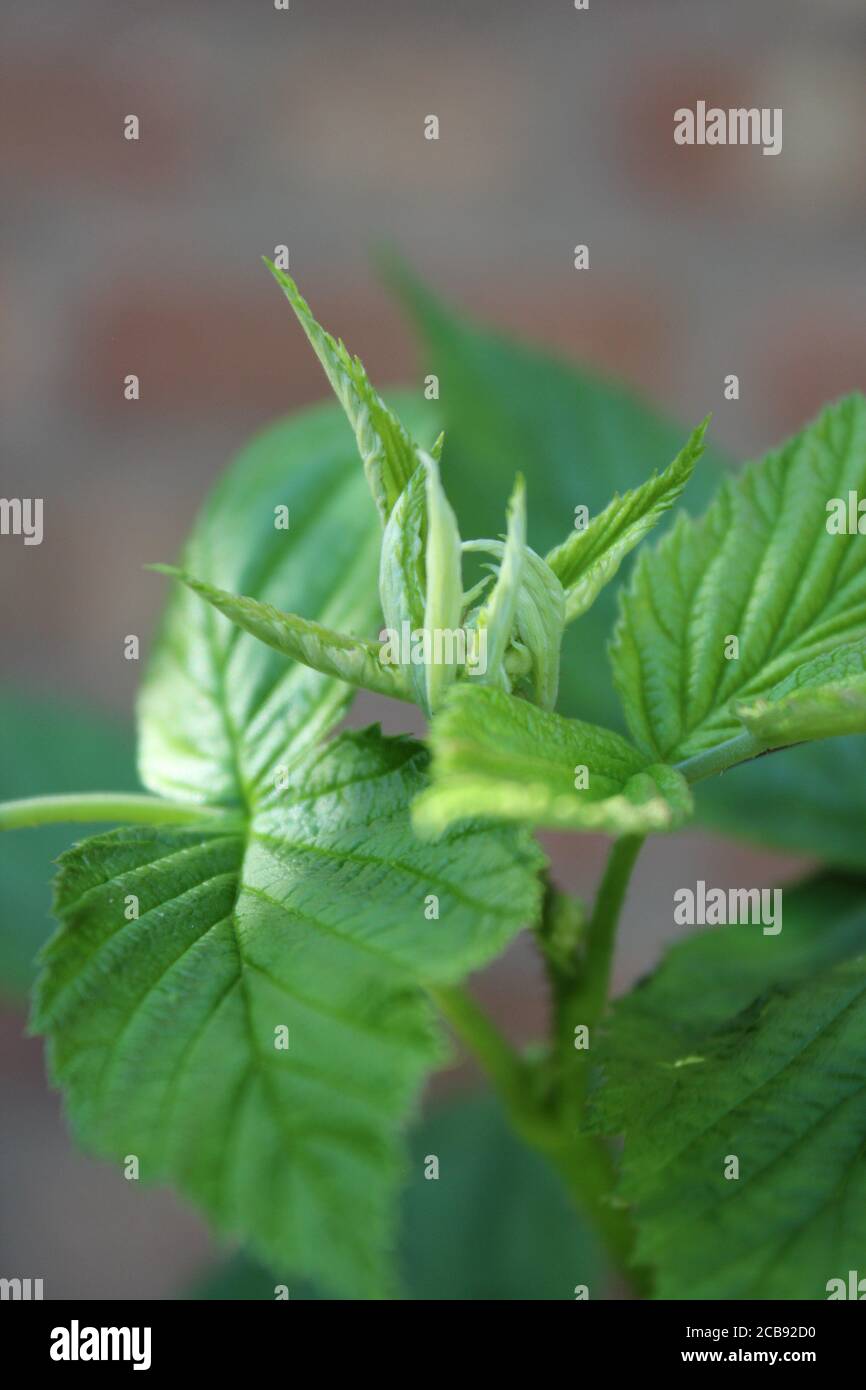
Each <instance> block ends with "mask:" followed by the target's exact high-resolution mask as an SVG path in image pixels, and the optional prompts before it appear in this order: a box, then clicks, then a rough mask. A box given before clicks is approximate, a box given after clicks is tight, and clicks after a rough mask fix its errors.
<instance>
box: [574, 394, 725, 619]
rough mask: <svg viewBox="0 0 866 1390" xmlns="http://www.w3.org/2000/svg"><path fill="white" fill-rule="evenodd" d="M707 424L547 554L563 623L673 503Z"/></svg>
mask: <svg viewBox="0 0 866 1390" xmlns="http://www.w3.org/2000/svg"><path fill="white" fill-rule="evenodd" d="M708 424H709V416H708V417H707V419H706V420H704V422H703V424H702V425H699V426H698V428H697V429H696V430H695V431H694V432H693V433H692V435H691V436H690V438H689V440H688V442H687V443H686V445H685V447H684V448H683V449H681V450H680V452H679V453H678V454H677V456H676V458H675V459H674V461H673V463H672V464H670V465H669V466H668V467H667V468H666V469H665V470H664V472H663V473H661V474H659V473H654V474H653V476H652V477H651V478H649V479H648V480H647V481H646V482H645V483H642V484H641V485H640V487H637V488H634V489H633V490H632V491H630V492H627V493H626V494H625V496H623V497H619V496H616V497H614V499H613V501H612V502H610V503H608V505H607V506H606V507H605V509H604V511H603V512H601V513H600V514H599V515H598V516H594V517H593V518H592V520H591V521H590V523H589V525H588V526H587V527H586V528H585V530H582V531H573V532H572V534H571V535H570V536H569V537H568V539H567V540H565V541H563V542H562V544H561V545H558V546H557V547H556V549H555V550H552V551H551V552H550V554H549V555H548V556H547V563H548V564H549V565H550V567H551V569H552V570H553V572H554V574H556V576H557V577H558V579H559V581H560V583H561V584H562V587H563V589H564V590H565V620H566V622H567V623H571V622H573V621H574V619H575V618H579V617H580V616H581V615H582V614H583V613H585V612H586V610H587V609H588V608H590V607H591V606H592V604H593V603H594V602H595V600H596V598H597V597H598V595H599V593H600V592H601V590H602V589H603V588H604V586H605V585H606V584H609V583H610V581H611V580H612V579H613V578H614V576H615V575H616V574H617V572H618V571H619V567H620V565H621V564H622V562H623V560H624V559H625V557H626V555H628V553H629V552H630V551H631V550H634V548H635V546H636V545H639V544H640V542H641V541H642V540H643V538H644V536H645V535H646V534H647V532H648V531H651V530H652V528H653V527H654V526H655V525H656V524H657V523H658V521H659V520H660V519H661V517H662V516H663V515H664V513H665V512H666V511H668V509H669V508H670V507H672V506H673V504H674V502H676V500H677V498H678V497H679V496H680V494H681V493H682V491H683V488H684V487H685V485H686V483H687V482H688V480H689V478H690V477H691V475H692V470H693V469H694V466H695V464H696V463H697V461H698V459H699V458H700V456H701V454H702V453H703V451H704V444H703V440H704V435H705V433H706V429H707V425H708Z"/></svg>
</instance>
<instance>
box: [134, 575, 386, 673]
mask: <svg viewBox="0 0 866 1390" xmlns="http://www.w3.org/2000/svg"><path fill="white" fill-rule="evenodd" d="M150 568H151V569H154V570H158V571H159V572H160V573H162V574H168V575H171V576H173V577H174V578H176V579H179V580H180V581H181V583H183V584H186V585H187V587H188V588H190V589H192V591H193V593H195V594H198V595H199V597H200V598H203V599H204V600H205V601H206V602H207V603H212V604H213V606H214V608H216V609H217V610H218V612H220V613H224V614H225V616H226V617H227V618H229V619H230V621H231V622H233V623H236V624H237V626H238V627H241V628H243V630H244V631H245V632H248V633H250V634H251V636H253V637H257V638H258V640H259V641H260V642H266V643H267V645H268V646H269V647H273V648H274V650H275V651H278V652H281V653H282V654H283V656H288V657H290V658H291V659H292V660H293V661H300V662H302V663H303V665H305V666H309V667H311V668H312V670H314V671H319V672H321V674H322V675H325V676H333V677H335V678H336V679H337V680H341V681H348V683H349V684H350V685H355V686H361V687H363V688H364V689H366V690H373V691H376V692H377V693H378V694H380V695H390V696H391V697H392V698H393V699H396V700H411V699H412V693H411V691H410V688H409V685H408V682H407V681H406V680H405V678H404V676H403V673H402V671H401V669H400V668H399V667H397V666H389V665H383V664H382V662H381V661H380V660H379V652H380V643H378V642H365V641H362V640H360V639H358V638H353V637H346V636H344V635H343V634H342V633H340V632H332V631H331V630H330V629H329V628H326V627H322V626H321V624H320V623H313V622H309V621H308V620H307V619H306V618H299V617H298V616H297V614H295V613H281V612H280V610H279V609H278V608H274V606H273V604H271V603H259V602H257V600H256V599H252V598H244V597H242V596H238V595H236V594H228V593H226V591H225V590H224V589H217V588H216V587H215V586H214V585H213V584H204V583H202V581H201V580H199V579H196V578H195V577H194V576H193V575H191V574H186V573H185V572H184V571H183V570H180V569H176V568H175V567H174V566H172V565H151V566H150Z"/></svg>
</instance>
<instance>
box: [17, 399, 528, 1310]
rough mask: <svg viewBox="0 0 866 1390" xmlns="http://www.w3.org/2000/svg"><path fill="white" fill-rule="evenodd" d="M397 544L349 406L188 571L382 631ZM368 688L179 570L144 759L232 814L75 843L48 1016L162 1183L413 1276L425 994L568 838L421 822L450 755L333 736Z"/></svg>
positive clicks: (53, 948) (386, 1281)
mask: <svg viewBox="0 0 866 1390" xmlns="http://www.w3.org/2000/svg"><path fill="white" fill-rule="evenodd" d="M359 488H360V489H361V491H360V492H359V491H358V489H359ZM285 507H288V508H289V516H290V529H289V530H288V531H285V530H282V529H280V530H278V529H276V527H275V525H274V520H275V512H276V510H278V509H281V508H285ZM378 540H379V537H378V535H377V526H376V521H375V516H374V515H373V513H372V509H370V508H369V506H367V504H366V499H365V496H364V482H363V479H362V478H361V477H360V475H359V473H358V472H357V469H356V468H355V465H354V446H352V445H351V444H350V441H349V440H348V438H347V431H346V427H345V422H344V421H343V420H342V417H341V416H340V415H339V413H338V412H337V411H336V410H335V409H333V408H328V409H327V410H317V411H311V412H308V413H306V414H305V415H303V416H300V417H298V418H296V419H295V420H294V421H292V422H291V424H288V425H286V424H280V425H278V426H276V427H275V428H274V429H272V430H270V431H268V432H267V433H266V434H265V435H263V436H261V437H260V438H259V439H258V440H257V441H254V443H253V445H252V446H250V448H249V449H248V450H246V451H244V453H243V454H242V455H241V457H240V459H239V460H238V462H237V463H236V465H235V467H234V468H233V469H232V470H231V471H230V473H229V474H228V475H227V477H226V478H225V479H224V480H223V482H222V483H221V484H220V486H219V487H218V488H217V490H216V491H215V493H214V494H213V496H212V497H211V499H210V502H209V503H208V505H207V506H206V508H205V510H204V512H203V514H202V516H201V518H200V520H199V521H198V522H197V524H196V527H195V529H194V531H193V534H192V537H191V539H190V542H189V545H188V547H187V551H186V568H188V569H189V570H190V571H192V572H194V573H195V574H196V576H197V577H198V579H199V581H200V582H201V584H203V585H205V586H210V587H212V588H215V589H222V590H223V591H228V592H232V591H234V592H244V593H247V594H249V595H250V596H251V597H252V599H253V600H255V601H256V602H263V603H270V604H273V605H274V606H276V607H279V608H282V609H288V610H289V611H292V610H294V611H300V612H303V613H304V614H305V615H308V619H307V620H308V622H309V623H311V624H320V626H321V627H322V628H326V629H329V630H331V631H341V632H349V633H352V632H358V633H359V635H363V634H364V632H365V631H367V630H369V629H370V628H371V627H372V628H374V627H375V626H376V625H377V618H376V612H377V607H378V605H377V595H376V552H377V549H378ZM307 635H308V636H309V631H308V632H307ZM352 650H354V649H352ZM350 694H351V692H350V690H349V689H348V688H347V687H346V686H345V684H344V683H343V682H342V681H341V680H336V679H333V678H331V677H329V676H326V675H323V674H320V673H317V672H312V671H310V670H308V669H307V668H304V667H300V666H298V665H296V664H295V663H293V662H292V661H290V660H287V659H286V656H285V655H283V654H282V653H278V652H276V651H274V650H273V649H272V648H270V647H268V646H266V645H265V644H264V643H262V642H260V641H258V640H257V639H255V638H254V637H253V636H251V635H250V634H248V633H247V632H244V631H243V630H241V629H239V628H238V627H236V626H235V625H233V624H232V623H231V622H229V620H228V619H227V618H226V617H225V616H224V615H223V614H221V613H218V612H216V611H215V610H214V609H213V608H212V607H211V606H210V605H207V604H204V603H202V602H201V600H200V598H199V597H198V595H197V594H194V593H192V592H191V591H190V590H189V589H187V588H181V587H180V586H178V587H177V588H176V589H175V590H174V591H173V593H172V596H171V599H170V603H169V609H168V613H167V617H166V620H165V622H164V624H163V628H162V631H161V633H160V636H159V638H158V640H157V644H156V649H155V651H154V653H153V657H152V662H151V667H150V670H149V672H148V676H147V679H146V682H145V689H144V695H143V699H142V703H141V750H140V763H141V768H142V774H143V777H144V779H145V781H146V782H147V783H148V785H150V786H151V787H152V788H154V789H155V790H157V791H159V792H163V793H167V794H168V795H169V796H172V797H176V796H178V795H179V796H180V798H181V799H183V800H184V801H186V802H188V801H196V800H199V801H200V802H201V803H202V804H203V806H204V805H207V807H208V809H209V812H210V814H209V816H208V818H207V820H206V821H205V820H203V821H202V823H201V825H194V826H190V827H188V828H180V829H177V830H170V829H168V828H167V827H163V828H161V829H154V828H138V829H130V828H126V829H122V830H118V831H115V832H113V833H112V834H109V835H105V836H100V837H98V838H96V839H93V840H90V841H86V842H85V843H84V844H82V845H80V846H78V847H76V848H75V849H73V850H72V851H71V852H70V853H69V854H68V855H67V856H65V857H64V860H63V864H62V868H61V875H60V880H59V885H58V891H57V911H58V913H59V915H60V917H61V920H62V926H61V929H60V932H59V933H58V935H57V936H56V937H55V938H54V940H53V942H52V943H51V944H50V946H49V947H48V950H47V953H46V957H45V961H44V967H43V973H42V976H41V982H40V986H39V992H38V1006H37V1015H36V1022H37V1026H38V1027H40V1028H42V1029H45V1030H47V1031H48V1033H49V1038H50V1051H51V1057H52V1069H53V1075H54V1076H55V1078H56V1079H57V1080H58V1081H59V1082H60V1083H61V1084H62V1085H63V1086H64V1088H65V1090H66V1093H67V1101H68V1108H69V1113H70V1116H71V1118H72V1121H73V1124H74V1126H75V1129H76V1132H77V1133H78V1135H79V1136H80V1138H81V1140H82V1142H83V1143H85V1144H86V1145H87V1147H89V1148H91V1149H93V1150H94V1151H96V1152H98V1153H101V1154H104V1155H106V1156H107V1157H109V1158H112V1159H113V1160H114V1161H115V1162H117V1161H120V1160H122V1159H123V1158H124V1156H125V1155H127V1154H135V1155H137V1156H138V1158H139V1162H140V1165H141V1176H142V1178H143V1179H144V1180H146V1181H147V1180H149V1181H172V1182H174V1183H175V1184H176V1185H177V1186H178V1187H179V1188H180V1189H181V1190H182V1191H184V1192H186V1193H188V1194H189V1195H190V1196H192V1197H193V1198H194V1199H195V1200H196V1201H197V1202H199V1203H200V1204H201V1205H202V1206H203V1207H204V1209H205V1211H206V1212H207V1213H209V1215H210V1216H211V1218H212V1219H213V1221H214V1222H215V1223H216V1224H217V1225H218V1226H219V1227H220V1228H221V1229H225V1230H227V1231H233V1232H237V1233H239V1234H241V1235H242V1236H243V1237H244V1238H245V1239H246V1240H247V1241H248V1242H249V1243H250V1244H252V1245H253V1246H254V1247H255V1248H256V1249H257V1250H258V1251H259V1252H260V1254H262V1255H263V1256H264V1257H265V1258H266V1259H268V1260H269V1261H270V1262H271V1263H272V1264H273V1265H274V1267H275V1268H277V1269H279V1270H286V1271H287V1272H289V1271H294V1272H295V1273H299V1274H306V1275H308V1276H311V1277H315V1278H317V1279H319V1280H320V1281H321V1282H322V1283H323V1284H326V1285H327V1286H328V1287H329V1288H332V1289H337V1290H339V1291H341V1292H344V1293H347V1294H348V1295H349V1296H353V1297H366V1296H371V1295H377V1294H382V1293H385V1292H387V1291H388V1290H389V1289H390V1288H391V1282H390V1274H389V1252H390V1249H391V1244H392V1241H391V1228H390V1215H389V1213H390V1212H391V1210H392V1208H393V1205H394V1195H395V1190H396V1186H397V1184H398V1181H399V1178H400V1176H401V1172H402V1146H401V1142H400V1136H401V1130H402V1126H403V1123H404V1120H405V1116H406V1112H407V1110H408V1109H410V1107H411V1103H412V1098H413V1096H414V1094H415V1092H416V1090H417V1087H418V1084H419V1082H420V1079H421V1077H422V1076H423V1074H424V1073H425V1072H426V1070H427V1069H428V1068H429V1067H430V1066H431V1064H433V1063H434V1062H435V1060H436V1059H437V1057H438V1055H439V1051H438V1046H437V1043H436V1040H435V1037H434V1035H433V1033H432V1031H431V1024H430V1016H429V1009H428V1004H427V1001H426V996H425V993H424V989H425V987H426V986H427V985H431V984H439V983H447V982H449V981H453V980H455V979H457V978H459V977H460V976H461V975H463V974H465V973H466V972H468V971H471V970H473V969H474V968H476V966H479V965H480V964H482V963H483V962H485V961H486V960H487V959H489V958H490V956H492V955H494V954H496V953H497V952H498V951H499V950H500V949H501V948H502V946H503V945H504V944H505V942H506V941H507V940H508V939H509V938H510V937H511V936H512V935H513V934H514V932H515V931H517V930H518V929H519V927H520V926H521V925H523V924H524V923H525V922H528V921H529V920H531V918H532V917H533V915H534V912H535V908H536V906H537V901H538V896H539V884H538V870H539V868H540V866H541V863H542V858H541V855H540V853H539V851H538V850H537V849H536V847H535V846H534V845H533V844H532V843H531V841H530V840H529V839H528V837H526V835H525V834H524V833H523V832H513V831H512V832H509V833H508V834H503V833H502V832H501V831H499V832H493V831H491V830H490V829H485V828H483V827H479V826H466V827H464V828H463V829H462V830H461V832H460V833H457V834H455V835H453V836H452V837H450V838H449V840H448V841H447V842H446V843H445V844H443V845H441V846H440V845H437V846H430V845H423V844H421V843H419V842H418V841H417V840H416V839H415V837H414V836H413V834H412V830H411V824H410V817H409V806H410V802H411V801H412V800H413V799H414V797H415V796H416V795H417V793H418V792H419V790H420V789H421V788H422V786H423V785H425V782H426V771H425V769H426V754H424V753H423V752H422V751H421V750H419V748H418V747H417V746H416V745H414V744H413V743H411V741H408V740H386V739H383V738H382V737H381V736H380V735H379V734H378V733H376V732H375V731H369V732H367V733H365V734H360V735H352V736H348V735H347V736H344V737H343V738H341V739H338V740H337V741H336V742H335V743H333V744H329V745H325V746H323V744H322V739H323V736H324V735H325V734H326V733H327V732H328V731H329V730H330V729H331V727H332V726H333V724H334V722H335V721H336V720H337V719H338V718H339V717H340V715H341V713H342V711H343V710H344V708H345V706H346V703H347V701H348V699H349V698H350ZM220 805H222V806H224V807H225V808H226V809H227V812H228V814H227V815H226V816H225V817H224V818H221V817H220V816H219V815H218V814H215V811H214V807H215V806H216V807H219V806H220ZM434 900H435V901H436V903H437V912H436V913H430V912H428V911H427V909H428V908H429V906H430V904H431V903H433V902H434ZM136 914H137V915H136ZM283 1026H285V1027H286V1028H288V1030H289V1033H288V1038H289V1048H288V1050H287V1051H283V1050H281V1049H279V1048H276V1047H275V1046H274V1043H275V1037H276V1034H275V1031H274V1030H275V1029H277V1028H280V1027H283Z"/></svg>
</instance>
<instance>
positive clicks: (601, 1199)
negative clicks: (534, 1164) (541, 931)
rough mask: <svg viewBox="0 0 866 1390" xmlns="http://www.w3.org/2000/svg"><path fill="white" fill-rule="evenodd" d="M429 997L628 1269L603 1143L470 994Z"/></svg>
mask: <svg viewBox="0 0 866 1390" xmlns="http://www.w3.org/2000/svg"><path fill="white" fill-rule="evenodd" d="M635 852H636V851H635ZM430 995H431V997H432V998H433V1000H434V1002H435V1003H436V1004H437V1006H438V1007H439V1009H440V1011H441V1012H442V1014H443V1015H444V1016H445V1018H446V1019H447V1020H448V1022H449V1023H450V1024H451V1026H452V1028H453V1029H454V1031H455V1033H456V1034H457V1035H458V1037H459V1038H461V1040H462V1041H463V1042H464V1043H465V1045H466V1046H467V1047H468V1048H469V1050H470V1051H471V1052H472V1053H473V1054H474V1056H475V1057H476V1058H477V1060H478V1061H479V1062H480V1064H481V1065H482V1067H483V1068H484V1070H485V1072H486V1073H487V1075H488V1077H489V1078H490V1080H491V1082H492V1083H493V1087H494V1090H495V1091H496V1093H497V1095H498V1096H499V1098H500V1100H501V1101H502V1103H503V1105H504V1106H505V1109H506V1112H507V1114H508V1117H509V1119H510V1121H511V1123H512V1125H513V1126H514V1129H515V1130H516V1132H517V1133H518V1134H520V1135H521V1136H522V1138H523V1139H524V1140H525V1141H526V1142H527V1143H528V1144H529V1145H531V1147H533V1148H534V1149H536V1150H537V1151H538V1152H539V1153H541V1154H542V1155H543V1156H544V1157H545V1158H546V1159H547V1161H548V1162H549V1163H550V1164H551V1165H552V1166H553V1167H554V1168H555V1169H556V1171H557V1172H558V1173H559V1175H560V1178H561V1179H562V1181H563V1183H564V1185H565V1187H566V1189H567V1191H568V1192H569V1195H570V1196H571V1197H572V1199H573V1200H574V1202H575V1204H576V1205H577V1206H578V1208H579V1209H580V1210H581V1211H583V1212H584V1214H585V1216H586V1217H587V1219H588V1221H589V1222H590V1224H591V1225H592V1226H593V1227H594V1229H595V1230H596V1232H597V1234H598V1236H599V1237H600V1239H601V1240H602V1242H603V1243H604V1245H605V1247H606V1249H607V1250H608V1252H609V1254H610V1256H611V1258H612V1259H613V1260H614V1261H615V1263H616V1264H617V1265H618V1266H619V1267H620V1268H622V1269H623V1270H626V1269H628V1268H629V1264H630V1258H631V1252H632V1246H633V1243H634V1231H633V1228H632V1225H631V1219H630V1217H629V1214H628V1212H627V1211H625V1210H624V1209H623V1208H621V1207H616V1206H614V1205H613V1204H612V1203H611V1201H610V1194H611V1192H612V1191H613V1186H614V1181H615V1177H616V1172H615V1168H614V1164H613V1160H612V1159H611V1156H610V1154H609V1152H608V1150H607V1146H606V1145H605V1143H604V1142H603V1140H601V1139H599V1138H597V1137H595V1136H594V1135H587V1134H580V1133H577V1132H575V1131H573V1130H572V1128H571V1126H564V1125H563V1124H562V1122H561V1117H560V1116H558V1115H557V1114H556V1112H555V1111H553V1110H551V1109H550V1107H549V1106H547V1105H545V1104H544V1102H543V1100H542V1098H541V1097H540V1095H539V1094H538V1088H537V1087H536V1085H535V1084H534V1082H535V1071H534V1068H533V1066H532V1065H531V1064H529V1063H527V1062H524V1061H523V1059H522V1058H521V1057H520V1056H519V1054H518V1053H516V1052H515V1051H514V1049H513V1048H512V1047H511V1046H510V1045H509V1043H508V1042H507V1041H506V1040H505V1038H503V1036H502V1034H501V1033H500V1032H499V1030H498V1029H497V1028H496V1027H495V1026H494V1024H493V1023H491V1021H490V1019H489V1018H488V1017H487V1015H486V1014H485V1013H484V1012H483V1010H482V1009H480V1008H479V1006H478V1005H477V1004H476V1003H475V1001H474V999H472V997H471V996H470V995H469V994H467V993H466V992H465V991H464V990H461V989H458V988H455V987H448V988H443V987H440V988H435V989H431V990H430ZM629 1278H630V1279H631V1280H632V1282H633V1283H634V1285H635V1287H636V1289H638V1290H639V1291H641V1290H642V1289H643V1284H642V1274H641V1272H640V1271H635V1270H633V1269H629Z"/></svg>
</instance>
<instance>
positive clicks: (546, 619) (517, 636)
mask: <svg viewBox="0 0 866 1390" xmlns="http://www.w3.org/2000/svg"><path fill="white" fill-rule="evenodd" d="M506 548H507V542H503V541H494V540H483V541H465V542H464V544H463V549H464V550H465V551H467V552H469V551H480V552H482V553H487V554H489V555H493V556H494V557H495V558H496V559H497V560H498V561H499V565H500V570H501V568H502V567H503V565H504V564H505V560H506ZM510 563H511V564H512V566H513V561H512V562H510ZM520 576H521V577H520V585H519V588H518V590H517V599H516V603H515V629H514V633H513V634H512V638H511V640H512V646H511V648H510V650H509V651H508V652H507V653H506V657H505V668H506V679H505V681H504V682H502V683H503V684H504V685H505V686H506V688H507V689H509V690H511V689H516V688H517V686H518V684H520V682H521V678H523V684H524V688H523V689H522V690H521V691H520V693H521V694H526V695H527V696H528V698H530V699H531V700H533V701H534V702H535V703H536V704H539V705H542V706H543V707H544V709H553V706H554V705H555V704H556V693H557V690H558V688H559V660H560V646H561V643H562V633H563V629H564V627H565V597H564V595H563V592H562V585H561V584H560V582H559V580H558V579H557V577H556V575H555V574H554V573H553V570H552V569H551V568H550V566H549V565H548V564H547V563H546V561H544V560H542V558H541V556H540V555H536V553H535V551H534V550H532V549H531V548H530V547H529V546H528V545H527V546H524V548H523V559H522V563H521V570H520Z"/></svg>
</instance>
